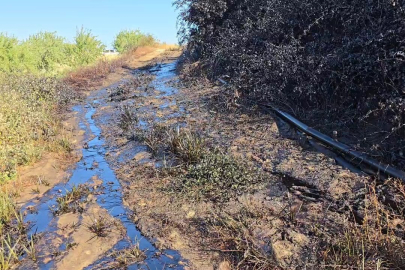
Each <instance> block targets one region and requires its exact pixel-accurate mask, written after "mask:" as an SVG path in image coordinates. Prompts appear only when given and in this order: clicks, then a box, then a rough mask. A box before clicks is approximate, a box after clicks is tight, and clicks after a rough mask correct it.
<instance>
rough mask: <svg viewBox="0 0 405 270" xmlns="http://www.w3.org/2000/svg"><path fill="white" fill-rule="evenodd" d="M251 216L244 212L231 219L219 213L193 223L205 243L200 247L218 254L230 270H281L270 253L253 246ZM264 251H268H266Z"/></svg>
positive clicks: (254, 242) (261, 247)
mask: <svg viewBox="0 0 405 270" xmlns="http://www.w3.org/2000/svg"><path fill="white" fill-rule="evenodd" d="M254 215H255V214H254V213H250V212H249V211H247V210H246V209H241V211H240V212H239V213H237V214H235V215H233V216H231V215H229V214H227V213H225V212H222V213H220V214H215V213H214V216H213V217H210V218H207V219H204V220H202V221H201V220H195V222H196V223H198V224H199V226H203V228H200V229H201V231H202V232H204V235H203V236H202V237H203V238H204V239H208V240H207V241H204V242H202V245H204V246H207V245H208V246H207V248H208V249H210V250H215V251H218V252H220V254H221V257H222V258H221V259H223V260H226V261H228V262H230V263H231V265H232V266H233V268H232V269H274V270H277V269H281V267H278V265H277V262H276V261H275V259H274V257H273V255H272V253H271V252H269V251H268V250H266V248H265V247H263V246H259V245H257V241H256V239H255V237H254V236H253V235H252V234H251V232H250V230H249V226H250V225H251V222H254V220H255V218H256V217H255V216H254ZM267 249H268V248H267Z"/></svg>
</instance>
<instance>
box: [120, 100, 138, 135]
mask: <svg viewBox="0 0 405 270" xmlns="http://www.w3.org/2000/svg"><path fill="white" fill-rule="evenodd" d="M138 122H139V119H138V117H137V116H136V114H135V112H134V111H133V110H132V109H131V108H130V107H129V106H127V105H125V106H123V107H122V110H121V115H120V119H119V123H118V126H119V127H120V128H121V129H122V130H123V131H124V132H128V131H132V130H134V128H135V125H136V124H137V123H138Z"/></svg>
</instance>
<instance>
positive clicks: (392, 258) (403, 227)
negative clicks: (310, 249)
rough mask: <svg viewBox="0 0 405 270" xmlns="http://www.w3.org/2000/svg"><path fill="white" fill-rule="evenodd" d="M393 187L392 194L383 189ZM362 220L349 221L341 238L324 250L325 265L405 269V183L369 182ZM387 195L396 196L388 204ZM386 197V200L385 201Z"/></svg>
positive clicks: (332, 266) (391, 188) (336, 267)
mask: <svg viewBox="0 0 405 270" xmlns="http://www.w3.org/2000/svg"><path fill="white" fill-rule="evenodd" d="M386 188H389V190H390V191H389V194H388V193H386V194H383V193H384V192H383V190H384V189H386ZM366 189H367V193H366V195H365V198H364V205H363V209H362V211H361V215H362V224H358V223H355V222H347V225H346V226H345V228H344V229H343V231H342V234H341V236H342V237H340V238H338V239H336V241H335V242H332V243H329V245H327V248H326V249H325V250H324V252H323V256H324V261H325V268H330V269H342V268H345V269H370V270H371V269H404V267H405V212H404V210H405V207H404V206H405V186H404V184H403V183H400V182H399V181H389V182H388V183H386V184H385V185H383V186H382V187H381V186H377V185H376V184H371V185H367V187H366ZM385 196H388V197H389V196H394V197H395V201H396V202H398V204H397V203H395V205H392V204H391V206H390V205H388V204H387V200H386V197H385ZM384 200H385V203H383V202H384Z"/></svg>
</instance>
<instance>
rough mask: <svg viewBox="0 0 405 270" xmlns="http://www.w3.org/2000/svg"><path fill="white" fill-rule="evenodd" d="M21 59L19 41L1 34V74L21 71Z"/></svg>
mask: <svg viewBox="0 0 405 270" xmlns="http://www.w3.org/2000/svg"><path fill="white" fill-rule="evenodd" d="M21 57H22V55H21V54H20V50H19V47H18V40H17V39H16V38H14V37H9V36H7V35H6V34H3V33H0V72H12V71H15V70H19V69H21V65H22V64H21V61H20V59H21Z"/></svg>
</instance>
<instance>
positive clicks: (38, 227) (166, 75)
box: [23, 64, 184, 269]
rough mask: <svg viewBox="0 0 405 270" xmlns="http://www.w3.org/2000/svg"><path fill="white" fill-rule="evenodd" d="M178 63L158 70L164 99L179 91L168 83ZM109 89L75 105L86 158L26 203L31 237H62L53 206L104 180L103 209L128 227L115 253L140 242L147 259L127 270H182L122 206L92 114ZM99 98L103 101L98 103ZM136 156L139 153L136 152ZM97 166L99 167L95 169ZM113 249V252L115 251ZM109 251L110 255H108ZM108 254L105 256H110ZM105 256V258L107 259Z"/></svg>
mask: <svg viewBox="0 0 405 270" xmlns="http://www.w3.org/2000/svg"><path fill="white" fill-rule="evenodd" d="M174 65H175V64H169V65H165V68H162V69H160V70H158V71H156V73H155V74H156V75H157V77H156V79H155V81H154V82H153V83H152V84H153V85H154V86H155V87H156V88H157V89H159V90H160V91H161V93H162V95H164V96H169V95H173V94H174V93H175V92H176V89H175V88H171V87H167V86H166V85H165V83H166V82H167V81H168V80H169V79H171V78H172V77H173V75H172V74H171V73H172V72H168V69H173V66H174ZM105 91H106V90H105V89H103V90H100V91H98V93H96V94H95V95H92V96H90V97H88V98H87V100H86V103H87V104H88V105H86V106H76V107H74V110H75V111H77V112H78V113H79V115H81V116H82V117H81V124H80V127H81V128H82V129H83V130H85V132H86V133H85V136H86V139H87V140H89V139H90V141H88V143H87V144H86V147H84V149H83V150H82V154H83V158H82V159H81V160H80V161H79V162H78V163H77V165H76V169H75V170H74V171H73V174H72V176H71V178H70V179H69V181H68V182H67V183H66V184H59V185H57V186H55V187H54V188H52V189H51V190H50V191H48V192H47V193H46V194H44V196H43V197H42V198H41V199H40V200H39V201H32V202H29V203H27V204H26V205H25V206H24V207H23V210H27V212H29V211H28V209H30V208H32V207H34V208H35V209H36V211H35V212H31V213H29V214H28V215H27V216H26V217H25V221H26V222H29V223H30V224H31V225H32V227H31V228H30V232H29V233H30V234H35V233H43V235H44V237H45V238H46V242H48V239H52V238H61V236H59V235H58V234H57V231H58V226H57V220H58V218H57V217H55V216H54V215H53V213H52V207H53V206H54V205H56V204H57V203H56V199H57V198H58V197H59V196H61V195H64V194H65V193H66V191H67V190H69V189H70V188H71V187H72V186H77V185H79V184H85V183H90V182H91V179H92V178H93V177H97V178H98V179H100V180H102V181H103V184H102V186H103V187H101V190H104V191H105V192H101V194H97V195H96V198H97V203H98V204H99V206H100V207H102V208H104V209H106V210H107V211H108V212H109V214H110V215H111V216H113V217H114V218H116V219H119V220H120V221H121V222H122V224H123V225H124V227H125V228H126V237H124V238H123V239H122V240H121V241H119V242H118V243H117V244H116V245H115V246H114V248H113V249H112V250H122V249H125V248H127V247H130V246H132V245H134V244H136V243H135V241H137V242H139V247H140V249H141V250H144V251H145V253H146V256H147V259H146V260H144V261H142V262H140V263H137V264H134V265H132V266H129V267H127V269H183V268H184V267H183V266H182V265H181V264H182V263H181V257H180V255H179V253H178V252H176V251H172V250H158V249H157V248H155V247H154V245H153V244H152V243H151V242H150V241H148V240H147V239H146V238H144V237H143V236H142V234H141V232H140V231H139V230H138V229H137V227H136V226H135V224H133V223H132V221H131V219H130V216H129V215H130V214H131V213H130V211H129V210H128V209H127V208H126V207H125V206H124V205H123V195H122V188H121V185H120V183H119V181H118V179H117V178H116V176H115V173H114V171H113V170H112V169H111V167H110V165H109V164H108V162H107V161H106V158H105V153H106V146H105V142H104V140H103V138H102V137H101V130H100V129H99V128H98V127H97V125H96V123H95V121H94V120H93V115H94V114H95V113H96V110H97V108H98V107H102V106H103V104H102V103H100V102H103V101H102V98H101V97H102V95H103V93H104V92H105ZM98 99H100V101H99V100H98ZM135 154H136V153H135ZM93 164H98V166H93ZM63 249H64V245H63V244H62V245H61V246H60V247H59V250H63ZM112 250H111V251H112ZM109 253H110V252H107V254H109ZM107 254H105V255H107ZM105 255H104V256H105ZM109 262H111V258H108V257H104V258H102V259H100V260H99V261H97V262H94V263H93V264H92V265H90V266H88V267H87V268H86V269H99V268H100V267H102V266H103V264H106V263H109ZM38 267H39V268H40V269H53V268H55V264H54V261H50V262H48V263H41V262H40V263H38Z"/></svg>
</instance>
